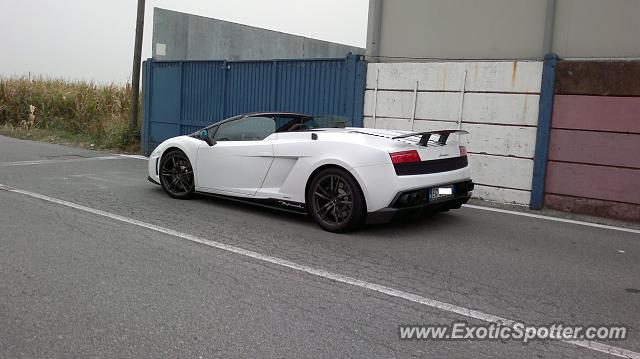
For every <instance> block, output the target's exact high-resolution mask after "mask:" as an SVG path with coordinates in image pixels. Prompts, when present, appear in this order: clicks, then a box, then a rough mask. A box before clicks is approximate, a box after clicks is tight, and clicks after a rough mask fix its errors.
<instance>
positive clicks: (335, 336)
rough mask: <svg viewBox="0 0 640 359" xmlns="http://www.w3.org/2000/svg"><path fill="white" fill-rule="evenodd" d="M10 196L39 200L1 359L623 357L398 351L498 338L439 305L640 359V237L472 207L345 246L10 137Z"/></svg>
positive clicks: (517, 347)
mask: <svg viewBox="0 0 640 359" xmlns="http://www.w3.org/2000/svg"><path fill="white" fill-rule="evenodd" d="M0 184H1V185H4V186H9V187H11V188H15V189H19V190H24V191H28V192H29V193H19V192H15V191H11V190H7V187H4V189H0V277H1V279H2V280H1V281H0V323H1V324H0V357H2V358H14V357H15V358H22V357H25V358H42V357H54V358H55V357H83V358H84V357H135V358H144V357H152V358H158V357H168V358H174V357H182V358H198V357H203V358H209V357H225V358H226V357H295V358H300V357H339V358H342V357H363V358H364V357H366V358H378V357H380V358H388V357H454V358H468V357H474V358H483V357H505V358H515V357H518V358H528V357H534V358H562V357H566V358H575V357H594V358H613V357H615V356H612V355H611V354H607V353H604V352H602V351H598V350H593V349H588V348H583V347H580V346H576V345H574V344H572V343H567V342H560V341H543V342H533V343H529V344H526V345H524V344H521V343H519V342H516V341H455V342H452V341H401V340H399V338H398V325H400V324H449V323H451V322H453V321H467V322H470V323H477V324H482V323H483V318H481V316H480V317H479V316H478V315H466V314H460V313H456V312H455V310H454V311H452V310H450V309H448V307H438V305H433V303H445V304H447V305H455V306H458V308H464V309H469V310H475V311H478V313H483V314H487V315H494V316H500V317H504V318H508V319H511V320H516V321H522V322H526V323H530V324H547V323H548V324H551V323H554V322H563V323H566V324H583V325H589V324H598V325H599V324H617V325H626V326H628V327H629V330H630V335H629V338H628V339H626V340H624V341H610V342H606V343H605V344H607V345H609V347H607V348H614V349H616V350H617V349H622V350H627V352H625V353H626V354H627V355H629V356H631V357H633V356H635V355H638V356H640V354H638V353H639V352H640V333H638V330H639V329H640V294H639V293H638V292H639V289H640V234H638V233H637V232H636V233H634V232H624V231H618V230H612V229H606V228H595V227H590V226H584V225H579V224H572V223H564V222H556V221H549V220H545V219H538V218H530V217H523V216H518V215H514V214H509V213H496V212H491V211H486V210H481V209H475V208H462V209H460V210H457V211H451V212H449V213H443V214H438V215H434V216H431V217H425V218H420V219H417V220H412V221H401V222H397V223H393V224H389V225H379V226H369V227H366V228H364V229H363V230H361V231H358V232H356V233H352V234H348V235H339V234H332V233H328V232H324V231H322V230H321V229H320V228H319V227H317V226H316V225H315V224H314V223H313V222H312V221H311V220H310V219H308V218H307V217H305V216H300V215H295V214H288V213H285V212H279V211H276V210H270V209H265V208H261V207H255V206H250V205H246V204H240V203H235V202H231V201H227V200H221V199H214V198H210V197H204V196H200V197H197V198H195V199H193V200H188V201H179V200H174V199H171V198H170V197H169V196H167V195H166V194H164V192H163V191H162V190H161V188H160V187H159V186H156V185H153V184H152V183H150V182H148V181H147V179H146V162H145V161H144V160H141V159H137V158H126V157H118V156H113V155H112V154H108V153H100V152H95V151H87V150H81V149H75V148H68V147H63V146H58V145H51V144H43V143H35V142H30V141H20V140H14V139H10V138H7V137H2V136H0ZM37 195H44V196H48V197H47V198H45V199H42V198H37ZM52 199H56V200H62V201H68V202H71V203H73V204H77V205H81V206H85V207H82V208H80V209H78V208H71V207H69V206H68V205H65V203H62V202H59V201H58V202H57V203H56V202H55V200H52ZM114 215H115V216H114ZM118 216H119V217H118ZM154 226H155V227H154ZM158 229H159V230H158ZM171 231H173V232H171ZM194 237H197V238H199V239H198V240H202V241H207V240H208V241H212V242H210V243H208V242H207V243H204V244H202V243H194V241H193V240H189V239H190V238H194ZM225 245H229V246H233V247H229V248H233V249H232V251H229V250H224V249H220V248H219V247H221V246H222V247H224V246H225ZM216 247H218V248H216ZM225 248H226V247H225ZM235 249H240V250H241V251H242V250H249V251H252V252H251V253H255V254H256V255H255V256H254V255H249V256H248V255H245V254H243V252H240V253H238V252H237V251H235ZM234 251H235V252H234ZM272 258H275V261H274V260H272ZM278 261H288V262H282V263H289V262H293V263H295V264H296V265H300V266H302V267H303V268H306V269H308V270H299V269H292V268H289V267H288V266H287V265H283V264H282V263H280V262H278ZM325 273H329V274H328V275H324V274H325ZM341 275H342V276H348V277H349V278H350V279H348V280H346V281H343V280H340V279H338V280H336V277H335V276H341ZM350 281H351V282H350ZM354 281H356V282H354ZM375 286H385V287H388V288H392V289H393V290H396V291H397V292H398V293H405V294H411V295H415V296H417V297H418V298H423V299H425V298H426V299H427V300H428V301H427V302H424V301H423V302H420V300H411V298H409V299H407V298H405V297H402V295H389V294H385V293H381V292H380V291H376V290H375V288H376V287H375ZM474 313H475V312H474Z"/></svg>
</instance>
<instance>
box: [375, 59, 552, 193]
mask: <svg viewBox="0 0 640 359" xmlns="http://www.w3.org/2000/svg"><path fill="white" fill-rule="evenodd" d="M465 71H466V81H464V79H465ZM541 78H542V62H538V61H527V62H522V61H520V62H518V61H513V62H506V61H500V62H434V63H370V64H369V65H368V70H367V90H366V93H365V108H364V115H365V120H364V125H365V127H375V128H390V129H400V130H411V129H413V130H415V131H427V130H439V129H447V128H457V126H458V122H457V121H458V119H459V117H460V108H461V104H462V125H461V126H462V129H464V130H467V131H469V132H470V133H471V135H469V136H463V137H462V141H463V142H466V144H467V150H468V152H469V162H470V166H471V170H472V177H473V179H474V182H476V190H475V191H474V196H475V197H477V198H481V199H485V200H491V201H499V202H506V203H517V204H522V205H526V204H528V203H529V199H530V195H531V178H532V173H533V156H534V148H535V141H536V130H537V121H538V102H539V97H540V84H541ZM416 84H417V92H416V91H415V89H416ZM463 86H464V94H463V91H462V90H463ZM376 88H377V91H376ZM414 97H415V115H414ZM374 104H375V106H374ZM374 107H375V109H374ZM374 117H375V118H374ZM412 117H413V118H414V120H413V121H412V120H411V119H412Z"/></svg>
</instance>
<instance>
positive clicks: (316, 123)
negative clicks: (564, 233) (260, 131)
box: [276, 116, 349, 132]
mask: <svg viewBox="0 0 640 359" xmlns="http://www.w3.org/2000/svg"><path fill="white" fill-rule="evenodd" d="M348 122H349V119H348V118H347V117H344V116H319V117H295V116H278V117H277V118H276V128H277V130H276V132H292V131H304V130H313V129H317V128H344V127H346V126H347V123H348Z"/></svg>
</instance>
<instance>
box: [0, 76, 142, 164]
mask: <svg viewBox="0 0 640 359" xmlns="http://www.w3.org/2000/svg"><path fill="white" fill-rule="evenodd" d="M130 96H131V88H130V87H129V86H128V85H127V86H117V85H96V84H94V83H89V82H82V81H66V80H60V79H45V78H36V79H28V78H24V77H21V78H3V79H0V133H1V134H4V135H8V136H13V137H18V138H29V139H34V140H47V141H49V142H55V141H56V140H58V141H59V142H61V143H67V144H76V145H80V146H83V147H91V146H90V145H91V144H93V145H94V146H93V148H100V149H117V150H121V151H127V152H139V150H140V131H139V125H138V126H137V128H136V129H135V130H133V131H132V130H130V129H129V116H130V105H131V100H130ZM51 139H53V140H51Z"/></svg>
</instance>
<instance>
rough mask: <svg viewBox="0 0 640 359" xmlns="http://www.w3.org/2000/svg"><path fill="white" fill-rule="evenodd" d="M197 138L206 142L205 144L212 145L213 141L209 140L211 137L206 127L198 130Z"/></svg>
mask: <svg viewBox="0 0 640 359" xmlns="http://www.w3.org/2000/svg"><path fill="white" fill-rule="evenodd" d="M198 138H199V139H201V140H203V141H204V142H206V143H207V145H209V146H213V142H211V139H210V138H209V131H207V130H206V129H202V130H200V132H199V133H198Z"/></svg>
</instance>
